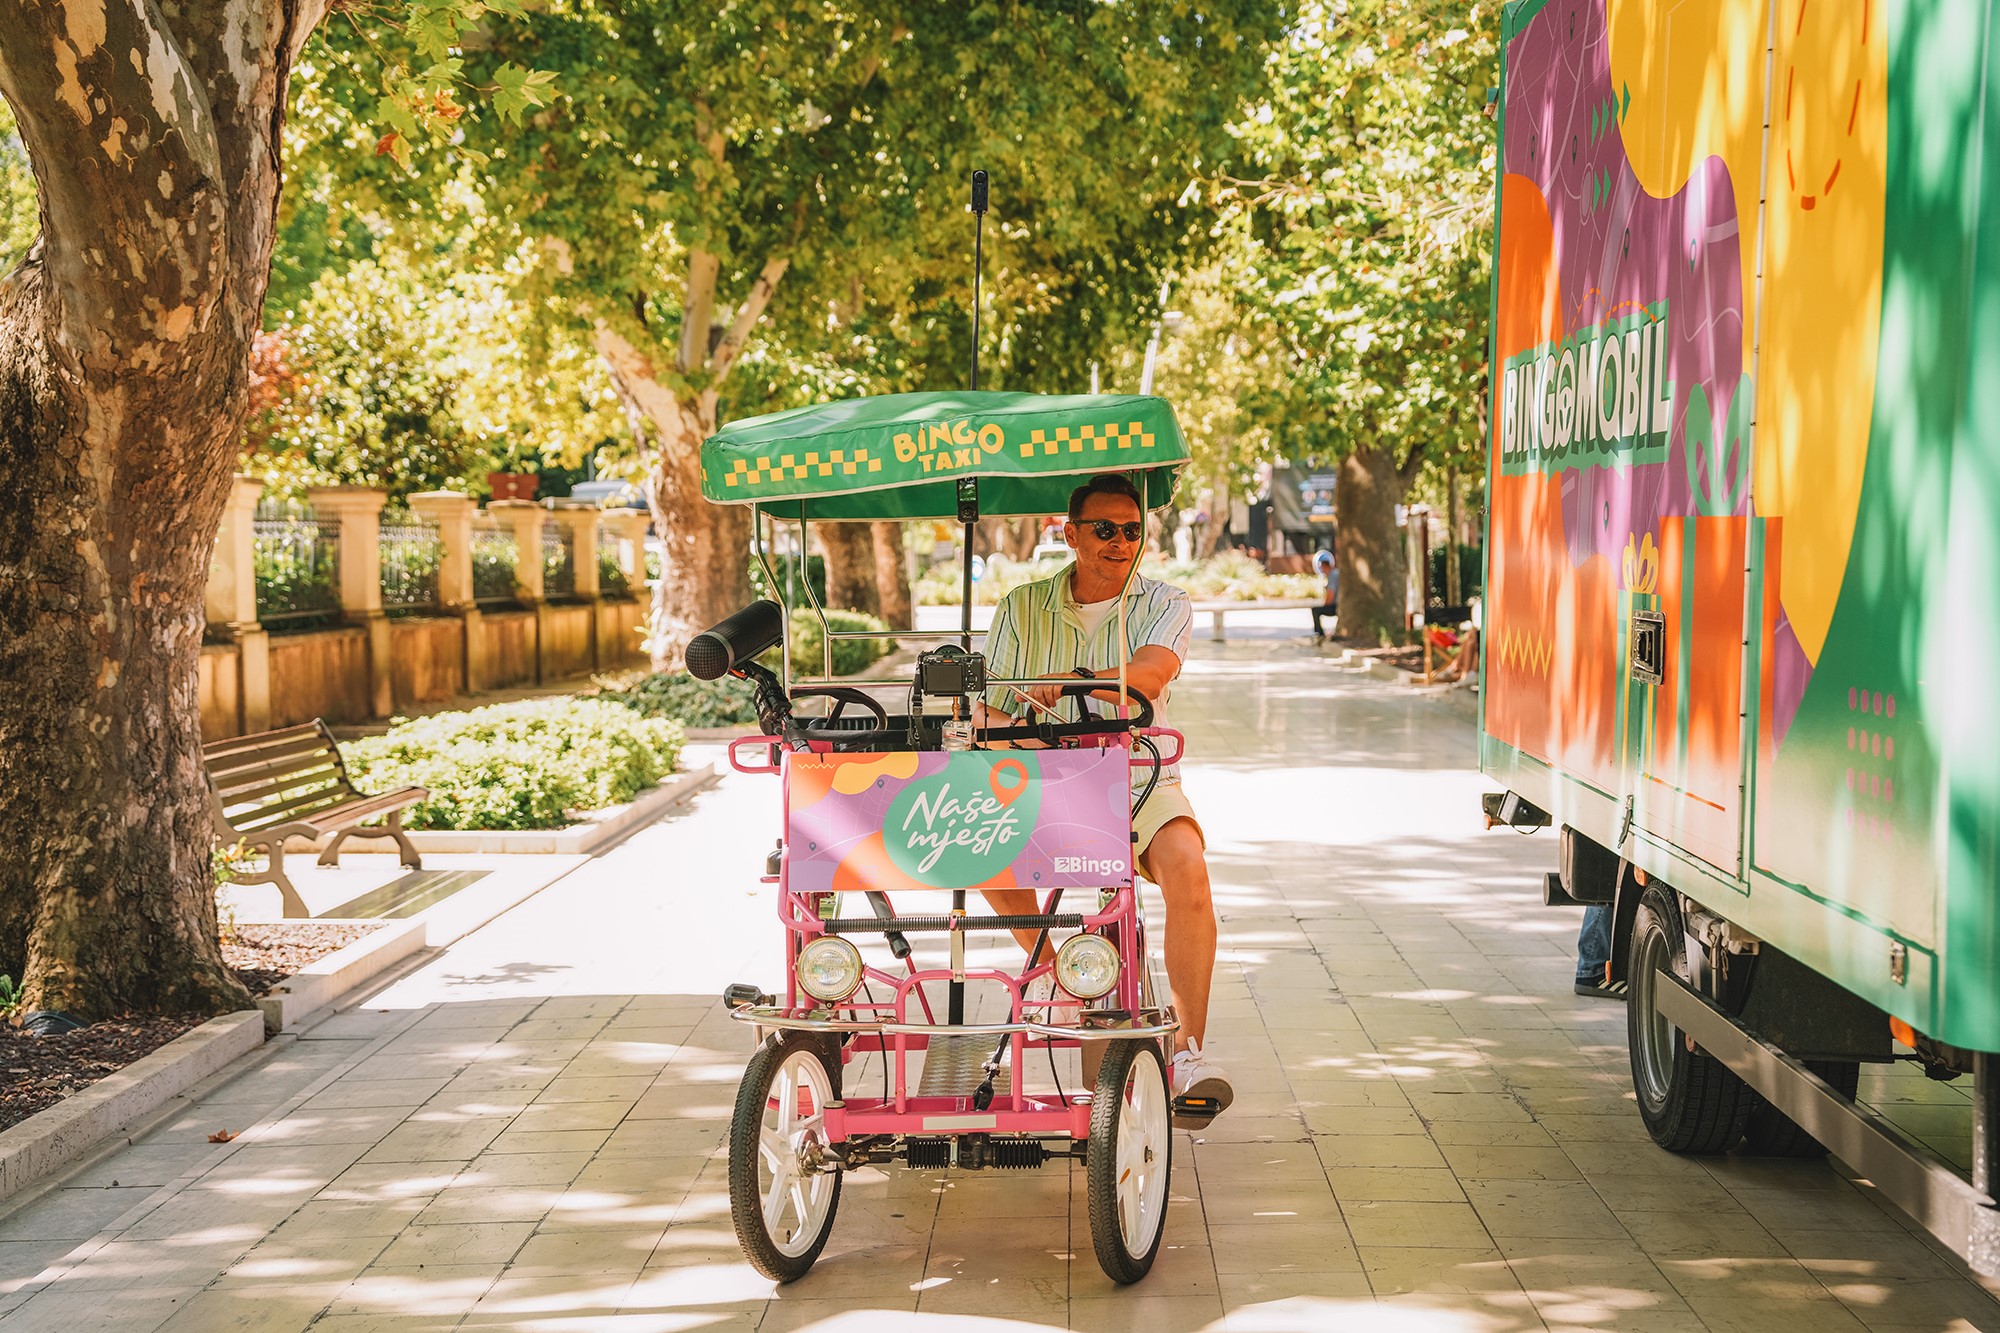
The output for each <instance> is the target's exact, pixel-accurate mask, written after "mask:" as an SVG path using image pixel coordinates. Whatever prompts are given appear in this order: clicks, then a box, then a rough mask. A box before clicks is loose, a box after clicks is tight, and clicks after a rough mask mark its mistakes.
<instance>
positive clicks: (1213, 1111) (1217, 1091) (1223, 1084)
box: [1168, 1041, 1236, 1129]
mask: <svg viewBox="0 0 2000 1333" xmlns="http://www.w3.org/2000/svg"><path fill="white" fill-rule="evenodd" d="M1168 1084H1169V1086H1170V1087H1171V1088H1172V1090H1173V1098H1174V1103H1175V1114H1174V1123H1175V1125H1176V1126H1178V1127H1179V1128H1182V1129H1199V1128H1201V1127H1202V1126H1203V1125H1206V1124H1207V1123H1208V1122H1209V1121H1210V1120H1213V1119H1214V1118H1215V1117H1216V1116H1217V1115H1219V1114H1221V1113H1222V1112H1224V1111H1227V1110H1228V1109H1229V1104H1230V1103H1231V1102H1233V1101H1235V1100H1236V1089H1234V1088H1232V1087H1230V1086H1229V1076H1228V1075H1227V1074H1224V1073H1223V1072H1222V1070H1221V1069H1220V1068H1219V1067H1218V1066H1216V1065H1214V1064H1212V1063H1210V1061H1209V1060H1208V1058H1207V1057H1206V1056H1205V1055H1203V1054H1202V1051H1201V1046H1200V1045H1199V1043H1196V1042H1192V1041H1191V1042H1189V1043H1188V1044H1187V1049H1186V1050H1183V1051H1176V1052H1174V1061H1173V1066H1172V1068H1171V1069H1170V1070H1169V1071H1168Z"/></svg>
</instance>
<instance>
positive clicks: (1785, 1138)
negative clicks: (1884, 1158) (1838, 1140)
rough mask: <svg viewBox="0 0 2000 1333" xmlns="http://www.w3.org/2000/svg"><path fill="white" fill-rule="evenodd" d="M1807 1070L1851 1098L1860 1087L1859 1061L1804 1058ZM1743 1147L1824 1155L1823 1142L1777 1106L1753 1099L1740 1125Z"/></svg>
mask: <svg viewBox="0 0 2000 1333" xmlns="http://www.w3.org/2000/svg"><path fill="white" fill-rule="evenodd" d="M1804 1063H1805V1067H1806V1068H1807V1069H1810V1070H1812V1072H1813V1073H1815V1074H1818V1075H1819V1076H1820V1077H1821V1078H1822V1079H1824V1080H1825V1081H1826V1082H1827V1083H1828V1084H1829V1085H1830V1086H1831V1087H1832V1088H1833V1090H1834V1091H1835V1092H1837V1093H1839V1094H1840V1095H1841V1096H1843V1097H1846V1098H1847V1099H1848V1100H1850V1101H1852V1100H1853V1098H1854V1094H1855V1091H1856V1090H1857V1089H1859V1088H1860V1086H1861V1062H1860V1061H1859V1060H1807V1061H1805V1062H1804ZM1743 1146H1744V1147H1745V1148H1746V1149H1748V1150H1749V1151H1751V1152H1754V1153H1758V1154H1761V1155H1762V1156H1765V1157H1824V1156H1826V1145H1825V1144H1823V1143H1821V1142H1820V1141H1819V1140H1818V1139H1816V1138H1814V1137H1813V1136H1812V1135H1810V1134H1808V1133H1806V1131H1805V1130H1804V1129H1803V1128H1801V1127H1800V1125H1799V1123H1798V1121H1796V1120H1794V1119H1792V1118H1791V1117H1790V1116H1788V1115H1786V1114H1785V1113H1784V1112H1783V1111H1780V1110H1779V1109H1778V1108H1777V1107H1775V1106H1773V1105H1771V1104H1770V1103H1769V1102H1767V1101H1765V1100H1764V1099H1763V1098H1762V1097H1759V1098H1758V1099H1757V1108H1756V1109H1755V1110H1754V1111H1752V1112H1750V1120H1749V1123H1748V1124H1746V1125H1745V1126H1744V1127H1743Z"/></svg>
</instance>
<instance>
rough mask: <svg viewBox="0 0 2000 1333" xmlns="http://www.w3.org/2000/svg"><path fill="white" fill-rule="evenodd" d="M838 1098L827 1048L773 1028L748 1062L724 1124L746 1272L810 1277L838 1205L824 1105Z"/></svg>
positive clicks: (782, 1278)
mask: <svg viewBox="0 0 2000 1333" xmlns="http://www.w3.org/2000/svg"><path fill="white" fill-rule="evenodd" d="M839 1095H840V1064H839V1056H838V1054H836V1053H833V1052H832V1051H830V1050H829V1047H828V1044H827V1043H825V1042H823V1041H818V1040H814V1039H812V1038H807V1037H800V1036H797V1035H793V1034H788V1033H785V1032H778V1033H775V1034H773V1035H772V1036H771V1037H769V1038H768V1039H766V1040H765V1042H764V1043H763V1044H762V1045H761V1046H759V1047H758V1048H757V1053H756V1054H755V1055H753V1056H751V1057H750V1065H749V1067H748V1068H746V1069H745V1070H744V1071H743V1082H742V1083H741V1084H739V1085H738V1086H737V1090H736V1112H735V1114H734V1116H733V1117H732V1118H731V1120H730V1123H729V1214H730V1217H731V1219H732V1220H733V1221H734V1222H735V1224H736V1239H737V1240H738V1241H739V1242H740V1243H741V1244H742V1246H743V1253H744V1254H745V1255H747V1256H748V1257H749V1260H750V1264H751V1267H753V1268H755V1269H756V1270H757V1271H758V1272H760V1273H762V1274H763V1275H764V1276H765V1277H768V1278H771V1279H773V1280H775V1281H778V1282H792V1281H796V1280H797V1279H799V1278H802V1277H804V1276H805V1275H806V1273H807V1271H808V1270H810V1269H811V1268H812V1266H813V1263H814V1261H815V1260H817V1259H818V1258H819V1253H820V1251H821V1250H823V1249H825V1248H826V1239H827V1236H828V1235H829V1234H830V1233H831V1232H832V1230H833V1215H834V1213H835V1211H836V1210H837V1209H838V1208H839V1207H840V1171H839V1169H838V1167H837V1166H836V1164H835V1157H834V1154H833V1148H832V1145H831V1144H830V1143H829V1142H828V1141H827V1137H826V1108H827V1106H828V1105H829V1104H831V1103H832V1102H833V1101H835V1100H836V1099H837V1098H838V1097H839Z"/></svg>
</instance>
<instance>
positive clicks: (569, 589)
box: [542, 519, 576, 597]
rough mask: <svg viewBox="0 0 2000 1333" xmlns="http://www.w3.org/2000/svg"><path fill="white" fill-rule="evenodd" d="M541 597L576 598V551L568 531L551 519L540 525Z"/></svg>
mask: <svg viewBox="0 0 2000 1333" xmlns="http://www.w3.org/2000/svg"><path fill="white" fill-rule="evenodd" d="M542 596H544V597H574V596H576V551H575V549H574V547H573V545H572V539H571V535H570V531H569V529H568V528H565V527H564V526H563V525H562V524H560V523H557V522H556V521H554V520H553V519H551V520H550V521H548V522H547V523H544V524H543V525H542Z"/></svg>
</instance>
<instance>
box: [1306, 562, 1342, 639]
mask: <svg viewBox="0 0 2000 1333" xmlns="http://www.w3.org/2000/svg"><path fill="white" fill-rule="evenodd" d="M1313 568H1314V569H1315V570H1317V571H1318V572H1319V576H1320V577H1321V578H1323V579H1325V580H1326V601H1325V602H1323V603H1322V604H1320V605H1319V606H1315V607H1314V608H1313V609H1312V618H1313V642H1314V643H1324V642H1326V629H1325V626H1323V625H1322V624H1321V623H1320V622H1321V620H1322V618H1323V617H1326V616H1332V617H1334V626H1335V628H1336V629H1337V628H1339V624H1340V616H1339V610H1340V605H1339V603H1340V562H1339V561H1338V560H1335V559H1334V558H1333V552H1331V551H1315V552H1313Z"/></svg>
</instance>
